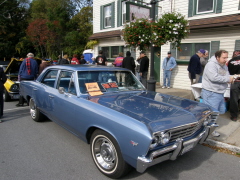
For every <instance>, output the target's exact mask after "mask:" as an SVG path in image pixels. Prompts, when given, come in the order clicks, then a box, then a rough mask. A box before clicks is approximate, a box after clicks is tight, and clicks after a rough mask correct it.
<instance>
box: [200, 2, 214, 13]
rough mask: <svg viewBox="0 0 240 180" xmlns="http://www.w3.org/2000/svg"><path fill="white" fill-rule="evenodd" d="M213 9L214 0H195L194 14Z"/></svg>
mask: <svg viewBox="0 0 240 180" xmlns="http://www.w3.org/2000/svg"><path fill="white" fill-rule="evenodd" d="M213 11H214V0H197V8H196V14H202V13H210V12H213Z"/></svg>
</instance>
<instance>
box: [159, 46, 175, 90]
mask: <svg viewBox="0 0 240 180" xmlns="http://www.w3.org/2000/svg"><path fill="white" fill-rule="evenodd" d="M167 54H168V55H167V57H165V58H164V60H163V64H162V69H163V87H162V88H166V87H167V88H168V89H169V88H170V85H171V75H172V70H173V68H175V66H176V65H177V63H176V60H175V58H174V57H171V55H172V53H171V51H168V53H167Z"/></svg>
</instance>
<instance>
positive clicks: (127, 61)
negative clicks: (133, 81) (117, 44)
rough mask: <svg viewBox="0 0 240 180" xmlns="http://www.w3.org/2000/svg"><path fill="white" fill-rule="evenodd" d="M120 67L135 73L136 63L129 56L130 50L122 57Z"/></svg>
mask: <svg viewBox="0 0 240 180" xmlns="http://www.w3.org/2000/svg"><path fill="white" fill-rule="evenodd" d="M122 67H123V68H127V69H129V70H131V71H132V72H133V74H135V67H136V65H135V61H134V59H133V57H131V53H130V51H127V52H126V57H125V58H124V59H123V62H122Z"/></svg>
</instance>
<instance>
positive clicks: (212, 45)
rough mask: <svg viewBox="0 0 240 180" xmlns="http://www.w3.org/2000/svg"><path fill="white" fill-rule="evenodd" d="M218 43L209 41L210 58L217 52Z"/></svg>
mask: <svg viewBox="0 0 240 180" xmlns="http://www.w3.org/2000/svg"><path fill="white" fill-rule="evenodd" d="M219 47H220V41H211V54H210V55H211V57H212V56H214V54H215V52H216V51H218V50H219Z"/></svg>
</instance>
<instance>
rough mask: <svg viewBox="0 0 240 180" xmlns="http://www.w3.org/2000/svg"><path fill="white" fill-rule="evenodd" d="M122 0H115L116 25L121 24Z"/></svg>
mask: <svg viewBox="0 0 240 180" xmlns="http://www.w3.org/2000/svg"><path fill="white" fill-rule="evenodd" d="M122 8H123V7H122V1H121V0H118V2H117V27H119V26H121V25H122V23H121V22H122Z"/></svg>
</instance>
